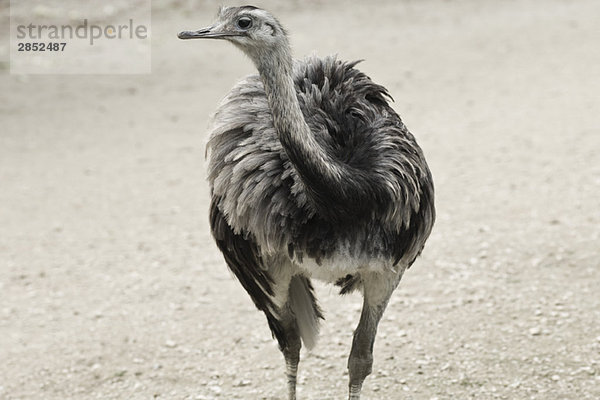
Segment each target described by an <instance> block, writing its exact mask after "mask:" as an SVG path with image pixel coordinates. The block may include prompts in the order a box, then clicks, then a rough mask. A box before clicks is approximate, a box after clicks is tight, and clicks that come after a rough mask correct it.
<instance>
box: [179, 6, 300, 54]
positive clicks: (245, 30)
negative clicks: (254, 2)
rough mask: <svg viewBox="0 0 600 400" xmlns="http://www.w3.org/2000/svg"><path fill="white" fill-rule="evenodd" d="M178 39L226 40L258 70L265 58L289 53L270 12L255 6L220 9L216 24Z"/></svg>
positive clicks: (285, 35)
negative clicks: (244, 54)
mask: <svg viewBox="0 0 600 400" xmlns="http://www.w3.org/2000/svg"><path fill="white" fill-rule="evenodd" d="M177 36H178V37H179V39H225V40H227V41H229V42H231V43H233V44H234V45H236V46H237V47H239V48H240V49H241V50H242V51H243V52H244V53H246V54H247V55H248V56H249V57H250V58H251V59H252V60H253V61H254V63H255V64H256V65H257V66H259V65H260V64H261V60H262V59H264V58H269V57H270V58H273V55H274V53H277V52H281V51H285V50H288V51H289V44H288V40H287V33H286V32H285V30H284V29H283V27H282V26H281V24H280V23H279V21H278V20H277V19H276V18H275V17H274V16H273V15H271V14H270V13H269V12H267V11H265V10H262V9H260V8H258V7H254V6H242V7H221V8H220V10H219V13H218V15H217V19H216V21H215V22H214V23H213V24H212V25H211V26H209V27H207V28H203V29H199V30H197V31H183V32H180V33H179V34H178V35H177Z"/></svg>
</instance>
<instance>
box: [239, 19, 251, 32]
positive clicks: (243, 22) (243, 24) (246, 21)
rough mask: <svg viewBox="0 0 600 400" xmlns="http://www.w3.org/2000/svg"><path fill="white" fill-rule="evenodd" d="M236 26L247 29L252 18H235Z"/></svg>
mask: <svg viewBox="0 0 600 400" xmlns="http://www.w3.org/2000/svg"><path fill="white" fill-rule="evenodd" d="M237 26H238V28H240V29H249V28H250V27H251V26H252V20H251V19H250V18H248V17H242V18H240V19H238V20H237Z"/></svg>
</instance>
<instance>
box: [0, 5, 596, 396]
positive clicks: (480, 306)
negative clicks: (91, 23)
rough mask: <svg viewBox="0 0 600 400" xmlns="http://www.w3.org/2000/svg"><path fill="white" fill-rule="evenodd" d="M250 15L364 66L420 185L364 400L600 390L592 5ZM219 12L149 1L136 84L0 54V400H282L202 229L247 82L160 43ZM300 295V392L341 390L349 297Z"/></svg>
mask: <svg viewBox="0 0 600 400" xmlns="http://www.w3.org/2000/svg"><path fill="white" fill-rule="evenodd" d="M70 1H71V0H69V1H64V2H61V4H62V6H61V7H68V6H69V4H72V3H70ZM6 3H7V2H6V1H4V2H0V13H2V15H3V18H4V20H6V18H7V15H8V9H7V4H6ZM256 3H257V5H263V6H265V7H267V8H269V9H271V10H273V11H274V12H276V13H277V15H278V16H279V17H280V19H281V20H282V21H283V23H284V24H285V25H286V26H287V27H288V28H289V30H290V32H291V34H292V42H293V44H294V49H295V51H296V54H297V55H299V56H301V55H305V54H311V53H313V52H316V53H317V54H320V55H325V54H329V53H338V54H339V56H340V58H343V59H359V58H364V59H365V60H366V61H365V62H364V63H362V64H361V69H362V70H363V71H365V72H367V73H368V74H369V75H370V76H371V77H372V78H373V79H374V80H375V81H377V82H378V83H381V84H383V85H385V86H386V87H387V88H388V89H389V90H390V91H391V93H392V94H393V95H394V97H395V99H396V103H395V108H396V109H397V110H398V111H399V112H400V114H401V115H402V116H403V119H404V121H405V122H406V124H407V125H408V126H409V128H410V129H411V130H412V131H413V132H414V133H415V135H416V136H417V137H418V139H419V142H420V144H421V145H422V147H423V149H424V151H425V153H426V155H427V157H428V160H429V163H430V167H431V169H432V171H433V173H434V178H435V182H436V189H437V199H436V200H437V208H438V221H437V224H436V227H435V229H434V232H433V234H432V237H431V238H430V241H429V242H428V245H427V247H426V250H425V252H424V253H423V256H422V257H421V258H420V259H419V260H418V261H417V262H416V263H415V265H414V266H413V267H412V268H411V269H410V270H409V271H408V272H407V273H406V274H405V277H404V279H403V281H402V283H401V285H400V288H399V290H398V291H397V292H396V293H395V294H394V296H393V298H392V300H391V303H390V306H389V308H388V310H387V313H386V314H385V316H384V320H383V321H382V323H381V325H380V332H379V335H378V339H377V342H376V345H375V365H374V371H373V374H372V375H371V376H370V377H369V378H368V379H367V381H366V384H365V390H364V397H365V399H383V400H386V399H390V400H397V399H401V398H405V399H427V400H433V399H439V400H442V399H470V398H473V399H540V400H547V399H549V400H553V399H557V400H559V399H560V400H562V399H598V398H600V295H599V293H600V272H599V270H598V267H599V260H600V258H599V253H600V240H599V236H600V117H599V110H600V96H599V93H600V68H598V65H600V46H599V45H598V43H600V30H599V29H598V26H600V3H599V2H598V1H596V0H580V1H577V2H573V1H567V0H548V1H545V2H544V3H543V5H542V4H541V3H540V2H537V1H534V0H523V1H516V0H508V1H503V2H495V1H491V0H486V1H475V0H461V1H442V0H428V1H421V2H416V1H401V2H393V1H383V2H380V3H378V4H377V5H372V6H369V8H368V9H367V8H366V6H364V5H361V3H359V2H346V1H344V2H342V1H340V0H336V1H330V2H323V1H314V0H313V1H310V2H306V3H305V2H302V3H301V2H289V3H285V4H281V3H278V2H275V1H257V2H256ZM215 9H216V6H215V4H214V3H213V2H212V1H208V2H202V3H200V2H197V1H185V0H180V1H162V2H159V1H157V2H155V3H154V8H153V26H152V29H153V53H152V56H153V73H152V74H151V75H139V76H94V75H92V76H67V75H65V76H59V75H48V76H43V75H42V76H18V75H10V74H9V73H8V70H7V69H8V64H7V60H6V54H7V48H6V45H5V43H7V40H2V41H0V43H2V45H0V57H4V61H2V60H0V68H2V70H0V93H1V95H0V119H1V128H0V130H1V133H0V185H1V186H0V360H2V361H1V362H0V398H1V399H7V400H9V399H10V400H13V399H96V398H97V399H152V398H157V399H197V400H208V399H227V400H229V399H249V398H251V399H268V400H275V399H281V400H283V399H285V394H286V391H285V381H284V377H283V361H282V357H281V355H280V354H279V351H278V350H277V347H276V344H275V342H274V341H273V340H272V339H271V337H270V334H269V331H268V328H267V326H266V323H265V321H264V317H263V316H262V315H260V314H259V313H258V312H256V311H255V310H254V306H253V305H252V303H251V302H250V300H249V298H248V296H247V295H246V294H245V293H244V291H243V289H242V288H241V286H240V285H239V284H238V283H237V282H236V281H235V280H234V279H233V277H232V276H231V274H229V273H228V271H227V269H226V267H225V264H224V262H223V259H222V257H221V255H220V254H219V253H218V250H217V249H216V247H215V246H214V244H213V242H212V240H211V238H210V233H209V228H208V222H207V207H208V197H209V194H208V188H207V183H206V181H205V169H204V168H205V166H204V141H205V127H206V124H207V118H208V116H209V115H210V113H211V112H212V111H213V110H214V109H215V107H216V104H217V103H218V101H219V99H220V98H221V97H222V96H223V95H224V94H225V93H226V92H227V90H228V89H229V88H230V87H231V86H232V85H233V83H234V82H235V81H236V80H237V79H239V78H240V77H242V76H244V75H245V74H248V73H251V72H253V69H252V66H251V65H250V62H249V61H248V60H246V59H244V57H243V56H242V55H241V54H240V53H239V51H238V50H236V49H234V48H233V47H232V46H230V45H226V44H224V43H214V42H212V43H199V42H194V43H190V42H180V41H177V39H176V38H175V33H176V32H178V31H180V30H182V29H188V28H199V27H201V26H204V25H205V24H207V23H208V22H210V19H211V18H212V16H213V15H214V13H215ZM113 11H114V10H113ZM4 31H5V29H3V30H2V32H3V35H4V38H5V39H6V37H5V36H6V32H4ZM317 291H318V295H319V298H320V299H321V302H322V305H323V308H324V310H325V313H326V321H325V322H324V324H323V327H322V336H321V339H320V343H319V345H318V346H317V348H316V349H315V350H313V352H312V353H303V361H302V363H301V366H300V368H301V371H300V382H299V398H300V399H336V398H337V399H340V398H344V396H345V392H346V385H347V373H346V358H347V356H348V353H349V347H350V344H351V336H352V330H353V328H354V326H355V324H356V323H357V321H358V315H359V311H360V304H361V301H360V300H361V299H360V296H359V295H356V296H354V295H352V296H347V297H339V296H337V294H336V293H337V292H336V290H335V289H334V288H331V287H329V286H325V285H318V286H317Z"/></svg>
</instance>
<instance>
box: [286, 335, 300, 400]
mask: <svg viewBox="0 0 600 400" xmlns="http://www.w3.org/2000/svg"><path fill="white" fill-rule="evenodd" d="M287 333H289V334H288V335H287V345H286V347H285V348H283V349H281V352H282V353H283V357H284V358H285V372H286V376H287V386H288V399H289V400H296V375H297V373H298V363H299V362H300V348H301V347H302V344H301V342H300V336H299V335H298V333H297V332H296V330H295V329H294V330H290V331H289V332H286V334H287Z"/></svg>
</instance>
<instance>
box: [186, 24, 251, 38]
mask: <svg viewBox="0 0 600 400" xmlns="http://www.w3.org/2000/svg"><path fill="white" fill-rule="evenodd" d="M231 36H242V34H241V33H240V32H227V31H222V30H219V29H218V27H217V26H211V27H209V28H204V29H200V30H197V31H183V32H179V33H178V34H177V37H178V38H179V39H221V38H226V37H231Z"/></svg>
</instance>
